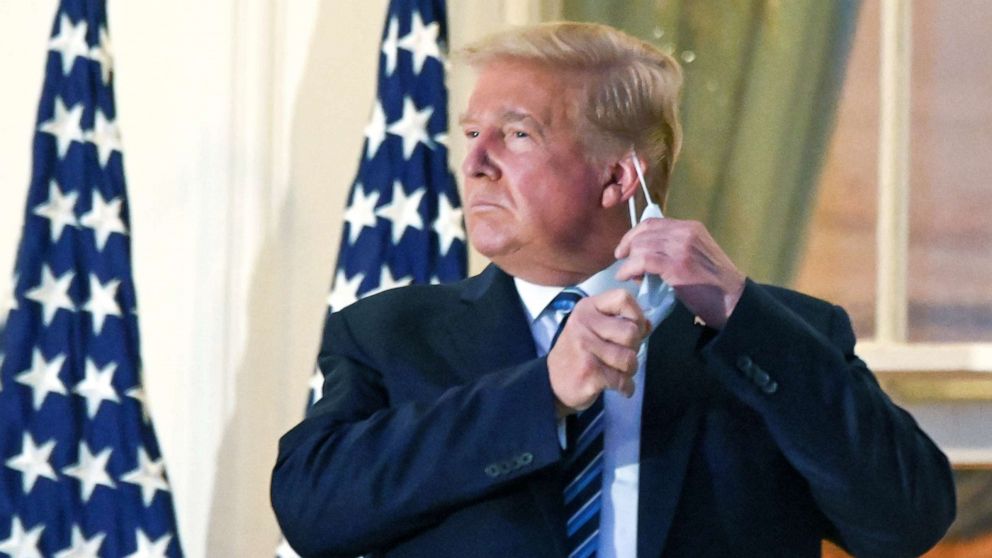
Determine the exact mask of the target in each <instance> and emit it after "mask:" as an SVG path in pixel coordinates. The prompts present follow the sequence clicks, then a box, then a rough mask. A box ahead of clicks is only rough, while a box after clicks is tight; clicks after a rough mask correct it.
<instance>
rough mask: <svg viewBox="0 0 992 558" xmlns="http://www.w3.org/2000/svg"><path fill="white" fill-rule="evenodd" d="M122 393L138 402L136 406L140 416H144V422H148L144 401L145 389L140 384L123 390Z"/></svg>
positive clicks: (146, 406)
mask: <svg viewBox="0 0 992 558" xmlns="http://www.w3.org/2000/svg"><path fill="white" fill-rule="evenodd" d="M124 395H126V396H128V397H130V398H131V399H134V400H135V401H137V402H138V407H139V408H140V409H141V415H142V417H144V420H145V422H149V417H148V403H147V402H146V401H145V390H143V389H141V386H135V387H133V388H131V389H129V390H127V391H125V392H124Z"/></svg>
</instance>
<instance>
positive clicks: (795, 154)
mask: <svg viewBox="0 0 992 558" xmlns="http://www.w3.org/2000/svg"><path fill="white" fill-rule="evenodd" d="M858 7H859V1H858V0H831V1H822V0H732V1H728V0H564V1H563V3H562V16H563V17H564V18H565V19H570V20H576V21H598V22H602V23H608V24H610V25H613V26H615V27H619V28H621V29H624V30H625V31H627V32H629V33H631V34H633V35H636V36H638V37H641V38H642V39H645V40H648V41H650V42H652V43H654V44H656V45H658V46H660V47H661V48H663V49H666V50H668V51H669V52H672V53H673V54H674V55H675V56H676V58H678V59H679V61H680V62H681V63H682V65H683V68H684V70H685V76H686V83H685V89H684V92H683V98H682V101H683V103H682V120H683V124H684V126H685V143H684V149H683V152H682V158H681V160H680V162H679V164H678V165H677V166H676V171H675V176H674V177H673V183H672V188H671V194H670V196H669V200H668V202H669V203H668V210H669V213H670V214H671V216H673V217H677V218H684V219H697V220H700V221H703V222H704V223H706V224H707V226H708V228H709V229H710V231H711V232H712V233H713V235H714V237H715V238H716V240H717V242H719V243H720V245H721V246H722V247H723V248H724V249H725V250H726V251H727V253H728V254H729V255H730V257H731V258H732V259H733V260H734V262H735V263H737V265H738V266H739V267H740V268H741V269H742V270H743V271H744V272H745V273H747V274H748V275H749V276H751V277H753V278H755V279H757V280H760V281H768V282H772V283H779V284H787V283H788V282H789V281H790V279H791V278H792V274H793V271H794V268H795V264H796V256H797V254H799V253H801V249H802V245H803V239H804V238H805V231H806V225H807V221H808V218H809V214H810V212H811V210H812V205H813V202H814V200H815V192H816V186H817V182H818V178H819V172H820V168H821V166H822V163H823V160H824V159H825V156H826V149H827V146H828V140H829V136H830V132H831V130H832V127H833V121H834V113H835V109H836V105H837V98H838V95H839V93H840V90H841V86H842V84H843V79H844V68H845V66H846V62H847V56H848V53H849V51H850V46H851V41H852V38H853V35H854V28H855V23H856V20H857V14H858Z"/></svg>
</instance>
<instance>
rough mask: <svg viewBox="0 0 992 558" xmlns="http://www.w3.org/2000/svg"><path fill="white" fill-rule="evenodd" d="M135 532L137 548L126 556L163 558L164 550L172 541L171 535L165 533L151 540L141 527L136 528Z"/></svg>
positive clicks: (132, 557) (131, 557) (128, 557)
mask: <svg viewBox="0 0 992 558" xmlns="http://www.w3.org/2000/svg"><path fill="white" fill-rule="evenodd" d="M135 533H136V537H137V545H138V548H137V549H136V550H135V551H134V552H133V553H131V554H128V555H127V557H126V558H165V551H166V550H168V548H169V543H170V542H172V535H170V534H168V533H166V534H164V535H162V536H161V537H159V538H158V539H157V540H155V541H152V540H151V539H149V538H148V536H147V535H145V533H144V531H142V530H141V529H138V530H136V531H135Z"/></svg>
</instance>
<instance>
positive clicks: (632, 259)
mask: <svg viewBox="0 0 992 558" xmlns="http://www.w3.org/2000/svg"><path fill="white" fill-rule="evenodd" d="M614 255H615V256H616V258H617V259H621V258H627V261H626V262H625V263H624V264H623V265H622V266H620V269H619V270H618V271H617V279H619V280H621V281H627V280H630V279H641V278H642V277H644V274H645V273H654V274H656V275H658V276H660V277H661V278H662V279H663V280H664V281H665V282H666V283H668V284H669V285H671V286H672V288H673V289H675V295H676V296H677V297H678V298H679V300H681V301H682V303H683V304H685V305H686V307H688V308H689V310H691V311H692V312H693V313H695V314H696V315H697V316H699V318H700V319H701V320H703V321H704V322H706V325H708V326H710V327H712V328H715V329H721V328H723V326H724V325H725V324H726V323H727V319H729V318H730V314H731V312H733V311H734V307H735V306H737V301H738V300H740V298H741V294H742V293H743V292H744V274H743V273H741V272H740V271H738V269H737V268H736V267H735V266H734V263H733V262H731V261H730V258H729V257H727V254H725V253H724V252H723V250H722V249H721V248H720V246H718V245H717V243H716V241H714V240H713V237H712V236H710V233H709V231H707V230H706V227H705V226H703V224H702V223H700V222H698V221H682V220H678V219H668V218H665V219H645V220H644V221H643V222H641V223H640V224H638V225H637V226H636V227H634V228H633V229H631V230H630V231H628V232H627V234H625V235H624V236H623V238H622V239H621V240H620V244H619V245H618V246H617V248H616V251H615V253H614Z"/></svg>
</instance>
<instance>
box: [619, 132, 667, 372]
mask: <svg viewBox="0 0 992 558" xmlns="http://www.w3.org/2000/svg"><path fill="white" fill-rule="evenodd" d="M631 158H632V159H633V161H634V170H636V171H637V180H638V181H639V182H640V183H641V189H642V190H643V191H644V199H645V201H646V202H647V204H648V205H647V207H645V208H644V211H643V212H642V213H641V218H640V220H637V219H636V216H637V208H636V206H635V204H634V196H630V199H629V200H628V208H629V210H630V226H631V228H634V227H635V226H637V224H638V223H639V222H640V221H643V220H645V219H664V217H665V216H664V215H662V213H661V208H660V207H658V204H656V203H654V202H653V201H651V194H650V193H649V192H648V185H647V182H646V181H645V180H644V170H643V169H642V168H641V161H640V160H639V159H638V158H637V153H634V152H633V151H631ZM637 304H638V305H639V306H640V307H641V310H642V311H643V312H644V317H646V318H647V319H648V321H649V322H651V328H652V329H654V328H656V327H658V324H660V323H661V321H662V320H664V319H665V318H667V317H668V315H669V314H671V313H672V310H674V309H675V290H674V289H672V287H670V286H669V285H668V283H665V282H664V281H662V279H661V277H659V276H657V275H655V274H653V273H648V274H645V275H644V280H643V281H641V285H640V288H639V289H638V291H637ZM644 347H645V346H644V345H641V352H642V353H643V352H644ZM641 356H642V355H641V354H640V353H638V357H641Z"/></svg>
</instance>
